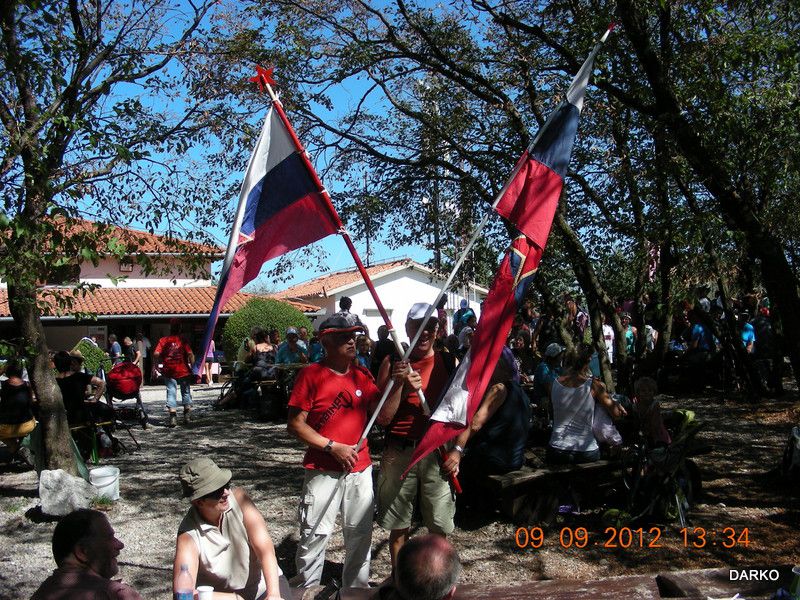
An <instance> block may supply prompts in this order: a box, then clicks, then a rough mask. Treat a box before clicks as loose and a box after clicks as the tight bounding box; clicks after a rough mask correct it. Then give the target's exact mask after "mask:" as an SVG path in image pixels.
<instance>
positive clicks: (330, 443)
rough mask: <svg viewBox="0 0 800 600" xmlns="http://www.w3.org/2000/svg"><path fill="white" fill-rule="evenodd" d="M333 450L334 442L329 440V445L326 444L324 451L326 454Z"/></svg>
mask: <svg viewBox="0 0 800 600" xmlns="http://www.w3.org/2000/svg"><path fill="white" fill-rule="evenodd" d="M332 449H333V440H332V439H328V443H327V444H325V447H324V448H323V450H324V451H325V452H330V451H331V450H332Z"/></svg>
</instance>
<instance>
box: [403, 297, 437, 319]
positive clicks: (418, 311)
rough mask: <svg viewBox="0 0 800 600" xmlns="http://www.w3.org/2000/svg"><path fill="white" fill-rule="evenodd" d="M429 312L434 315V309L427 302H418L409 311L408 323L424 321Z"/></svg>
mask: <svg viewBox="0 0 800 600" xmlns="http://www.w3.org/2000/svg"><path fill="white" fill-rule="evenodd" d="M428 311H430V312H431V314H433V307H432V306H431V305H430V304H428V303H427V302H417V303H416V304H414V305H413V306H412V307H411V308H410V309H409V311H408V316H407V317H406V321H415V320H417V319H424V318H425V315H426V314H427V313H428Z"/></svg>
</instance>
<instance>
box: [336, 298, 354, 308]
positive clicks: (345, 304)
mask: <svg viewBox="0 0 800 600" xmlns="http://www.w3.org/2000/svg"><path fill="white" fill-rule="evenodd" d="M351 306H353V301H352V300H351V299H350V298H348V297H347V296H342V297H341V299H340V300H339V308H340V309H342V310H350V307H351Z"/></svg>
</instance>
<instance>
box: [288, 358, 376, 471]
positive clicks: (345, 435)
mask: <svg viewBox="0 0 800 600" xmlns="http://www.w3.org/2000/svg"><path fill="white" fill-rule="evenodd" d="M379 397H380V391H379V390H378V388H377V387H376V386H375V381H374V380H373V379H372V375H371V374H370V372H369V371H367V370H366V369H364V368H363V367H357V366H351V367H350V369H349V370H348V371H347V373H345V374H343V375H341V374H339V373H336V372H334V371H332V370H331V369H329V368H328V367H326V366H325V365H323V364H319V363H315V364H311V365H308V366H307V367H304V368H302V369H300V371H299V372H298V373H297V379H296V380H295V382H294V389H293V390H292V396H291V398H289V406H293V407H295V408H299V409H300V410H303V411H307V412H308V417H307V418H306V423H308V425H310V426H311V428H312V429H314V430H315V431H316V432H317V433H319V434H320V435H324V436H325V437H327V438H331V439H332V440H333V441H335V442H338V443H340V444H350V445H355V444H356V443H358V440H359V438H360V437H361V434H362V433H363V432H364V427H365V426H366V424H367V411H368V409H369V406H370V405H371V404H373V403H374V402H376V401H377V400H378V398H379ZM370 464H372V461H371V460H370V458H369V448H368V445H367V443H366V441H365V442H364V447H363V448H361V451H360V452H359V453H358V461H357V462H356V465H355V467H354V468H353V471H355V472H360V471H363V470H364V469H366V468H367V467H368V466H370ZM303 466H304V467H305V468H306V469H317V470H320V471H342V470H343V469H342V465H340V464H339V461H337V460H336V459H335V458H334V457H333V456H331V455H330V454H328V453H327V452H325V451H323V450H317V449H316V448H309V449H308V450H307V451H306V455H305V456H304V457H303Z"/></svg>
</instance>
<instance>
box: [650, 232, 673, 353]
mask: <svg viewBox="0 0 800 600" xmlns="http://www.w3.org/2000/svg"><path fill="white" fill-rule="evenodd" d="M674 262H675V260H674V257H673V255H672V233H671V232H668V233H667V240H666V241H665V242H664V243H663V244H661V264H660V265H659V276H660V279H661V306H662V310H661V311H659V312H660V315H659V318H660V319H661V323H660V324H661V327H660V328H659V334H658V340H657V341H656V349H655V350H654V352H653V354H654V355H655V361H654V363H655V366H657V367H661V365H663V364H664V357H665V356H666V355H667V352H668V350H669V341H670V339H671V338H672V317H673V314H674V311H675V303H674V302H673V300H672V274H671V270H672V267H673V265H674Z"/></svg>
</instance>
